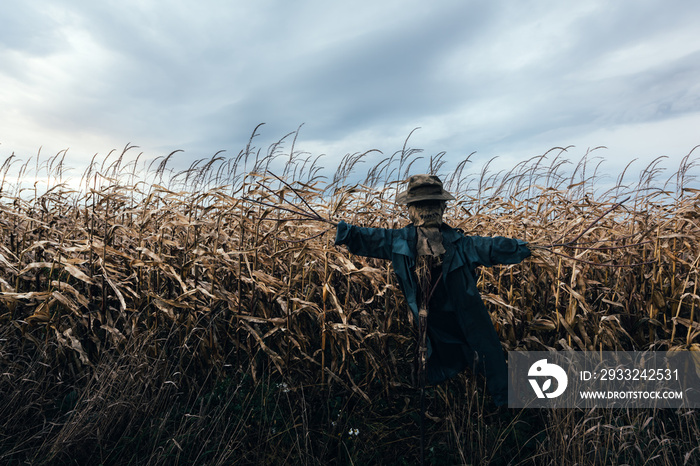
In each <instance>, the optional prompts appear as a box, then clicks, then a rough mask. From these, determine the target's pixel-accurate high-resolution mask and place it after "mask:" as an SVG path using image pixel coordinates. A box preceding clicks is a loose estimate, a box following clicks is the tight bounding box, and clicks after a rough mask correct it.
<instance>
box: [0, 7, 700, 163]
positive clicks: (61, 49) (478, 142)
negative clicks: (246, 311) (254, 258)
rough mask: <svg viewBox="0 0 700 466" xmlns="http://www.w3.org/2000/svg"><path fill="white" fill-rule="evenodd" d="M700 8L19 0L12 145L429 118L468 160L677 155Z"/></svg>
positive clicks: (10, 89) (345, 138) (12, 15)
mask: <svg viewBox="0 0 700 466" xmlns="http://www.w3.org/2000/svg"><path fill="white" fill-rule="evenodd" d="M699 21H700V2H697V1H696V0H674V1H667V0H634V1H631V0H617V1H610V0H586V1H582V2H562V1H555V0H548V1H547V0H522V1H515V0H511V1H506V0H495V1H476V0H472V1H468V0H461V1H457V0H454V1H453V0H431V1H430V2H427V1H425V0H422V1H413V0H404V1H382V0H366V1H365V0H361V1H353V2H341V1H337V2H329V1H321V0H300V1H294V2H292V1H283V0H256V1H255V2H252V1H247V2H243V1H235V0H226V1H224V0H219V1H216V0H197V1H184V0H170V1H167V2H166V1H155V0H118V1H107V0H105V1H93V0H89V1H88V0H74V1H67V0H46V1H42V0H36V1H34V0H27V1H22V2H11V3H7V4H5V5H4V6H3V7H2V14H1V15H0V161H1V160H4V159H5V158H7V157H8V156H9V155H10V154H12V153H13V152H14V153H15V154H16V155H17V156H18V157H19V158H20V159H22V160H26V159H28V158H29V157H31V156H33V155H35V154H36V153H37V151H38V150H39V147H42V149H41V150H42V152H41V153H42V155H44V156H50V155H53V154H55V153H57V152H58V151H60V150H63V149H66V148H70V149H69V151H68V157H67V159H66V160H67V163H68V164H70V165H72V166H75V167H78V168H80V170H81V171H82V169H83V168H84V167H85V166H86V163H87V160H89V159H90V158H91V157H92V156H93V155H94V154H95V153H99V154H102V155H104V154H107V153H108V152H109V151H110V150H111V149H115V148H118V149H121V148H123V147H124V146H125V145H126V144H127V143H128V142H131V143H132V144H135V145H138V146H139V147H140V151H143V152H144V156H145V157H147V158H151V159H153V158H155V157H158V156H161V155H166V154H167V153H169V152H171V151H173V150H176V149H183V150H184V153H180V154H178V155H177V157H179V159H180V160H181V161H183V162H184V161H192V160H194V159H199V158H204V157H210V156H211V155H213V154H214V153H215V152H216V151H218V150H226V154H228V155H230V156H235V155H236V154H238V152H239V151H240V150H241V149H242V148H243V147H244V146H245V144H246V141H247V140H248V137H249V136H250V133H251V132H252V131H253V129H254V128H255V127H256V125H257V124H259V123H266V124H265V126H263V127H262V129H261V130H260V134H261V135H260V136H259V137H258V138H257V139H256V141H257V143H258V144H259V145H260V146H262V147H264V148H267V146H269V144H271V143H272V142H274V141H276V140H277V139H279V138H281V137H282V136H284V135H285V134H287V133H288V132H290V131H294V130H296V129H297V128H298V127H299V126H300V125H302V124H303V127H302V129H301V131H300V134H299V137H298V141H297V149H300V150H303V151H307V152H310V153H312V154H314V155H318V154H326V157H325V158H324V161H323V165H325V166H330V167H333V168H334V167H335V163H336V161H337V160H338V159H339V158H340V157H342V156H343V155H345V154H346V153H353V152H362V151H365V150H368V149H380V150H381V151H383V152H384V154H387V155H390V154H391V153H393V152H394V151H396V150H398V149H400V148H401V146H402V145H403V142H404V140H405V139H406V137H407V136H408V134H409V133H410V132H411V130H412V129H414V128H417V127H420V129H419V130H417V131H416V132H415V133H414V134H413V136H412V137H411V140H410V145H411V146H412V147H416V148H420V149H423V150H424V151H425V155H432V154H437V153H439V152H442V151H445V152H446V153H447V156H446V157H447V160H448V162H449V164H451V165H453V166H454V165H456V164H457V163H458V162H459V161H460V160H462V159H463V158H464V157H466V156H467V155H468V154H469V153H471V152H474V151H476V156H475V157H473V160H475V161H476V162H477V164H478V162H479V161H485V160H488V159H491V158H492V157H496V156H497V157H499V159H497V160H499V163H502V164H504V166H507V165H508V164H513V163H515V162H517V161H520V160H524V159H527V158H530V157H532V156H535V155H539V154H542V153H544V152H546V151H547V150H548V149H549V148H551V147H554V146H568V145H574V146H575V148H574V149H570V150H569V157H570V158H572V159H576V160H578V158H579V157H580V156H581V155H583V154H584V153H585V152H586V150H587V149H588V148H593V147H596V146H606V147H607V149H604V150H602V151H597V152H596V153H597V154H598V155H601V156H603V157H605V158H606V159H607V160H608V162H606V163H608V165H607V166H608V169H609V170H610V171H611V172H614V171H615V170H618V169H620V167H622V166H624V164H625V163H626V162H628V161H630V160H632V159H634V158H639V159H640V161H641V162H639V164H638V165H637V166H638V167H639V168H640V169H641V168H643V166H642V165H643V164H644V163H645V162H646V161H649V160H652V159H653V158H655V157H658V156H668V157H669V161H668V163H667V165H668V166H669V167H670V170H671V171H675V168H677V167H678V163H679V161H680V159H681V158H682V157H683V156H685V155H686V154H687V153H688V152H689V151H690V150H691V149H693V147H694V146H696V145H698V144H700V27H699V26H698V22H699ZM695 154H697V155H698V156H700V149H698V150H697V151H696V152H695ZM511 166H512V165H511Z"/></svg>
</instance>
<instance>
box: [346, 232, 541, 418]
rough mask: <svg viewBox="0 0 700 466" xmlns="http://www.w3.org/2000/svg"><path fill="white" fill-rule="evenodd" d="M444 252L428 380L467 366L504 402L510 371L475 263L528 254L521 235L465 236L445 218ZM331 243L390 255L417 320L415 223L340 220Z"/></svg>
mask: <svg viewBox="0 0 700 466" xmlns="http://www.w3.org/2000/svg"><path fill="white" fill-rule="evenodd" d="M441 231H442V238H443V246H444V247H445V255H444V259H443V263H442V277H441V279H440V283H438V285H437V288H436V290H435V292H434V293H433V295H432V298H431V301H430V308H429V314H428V363H427V374H426V377H427V380H428V382H430V383H439V382H442V381H443V380H445V379H448V378H450V377H454V376H455V375H457V374H458V373H459V372H461V371H463V370H464V369H465V368H467V367H473V368H474V369H476V370H478V371H481V372H482V373H483V374H484V376H485V377H486V380H487V384H488V387H489V391H490V392H491V394H492V395H493V399H494V402H495V403H496V404H498V405H501V404H505V403H506V402H507V396H508V374H507V368H506V362H505V357H504V355H503V348H502V347H501V342H500V340H499V338H498V335H497V334H496V330H495V329H494V328H493V324H492V323H491V317H490V316H489V313H488V311H487V310H486V307H485V306H484V303H483V301H482V300H481V296H480V295H479V291H478V290H477V287H476V281H477V277H476V268H477V267H479V266H486V267H490V266H492V265H497V264H517V263H518V262H520V261H522V260H523V259H525V258H526V257H528V256H530V250H529V249H528V247H527V244H526V243H525V242H524V241H521V240H517V239H509V238H503V237H500V236H497V237H493V238H487V237H481V236H465V235H464V234H462V233H461V232H460V231H458V230H455V229H454V228H451V227H449V226H447V225H445V224H443V225H442V227H441ZM335 244H345V245H346V246H347V247H348V249H349V250H350V252H352V253H353V254H357V255H360V256H366V257H374V258H377V259H391V261H392V265H393V267H394V272H395V273H396V277H397V279H398V282H399V286H400V288H401V291H403V294H404V296H405V298H406V302H407V303H408V307H409V308H410V309H411V312H413V315H414V317H415V318H416V322H417V321H418V290H419V285H418V279H417V278H416V274H415V267H416V227H415V226H413V225H408V226H407V227H405V228H401V229H384V228H362V227H357V226H354V225H348V224H347V223H345V222H340V223H339V224H338V231H337V234H336V237H335Z"/></svg>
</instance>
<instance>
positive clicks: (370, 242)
mask: <svg viewBox="0 0 700 466" xmlns="http://www.w3.org/2000/svg"><path fill="white" fill-rule="evenodd" d="M393 236H394V230H392V229H386V228H364V227H358V226H355V225H348V224H347V223H345V222H343V221H341V222H340V223H338V230H337V232H336V235H335V244H336V245H340V244H344V245H346V246H347V247H348V249H349V250H350V252H351V253H353V254H357V255H358V256H366V257H374V258H377V259H391V251H392V242H393Z"/></svg>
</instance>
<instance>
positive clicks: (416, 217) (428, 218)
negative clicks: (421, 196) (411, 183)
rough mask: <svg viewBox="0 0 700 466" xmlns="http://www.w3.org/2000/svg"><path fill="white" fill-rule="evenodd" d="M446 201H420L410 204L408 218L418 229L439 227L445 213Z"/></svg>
mask: <svg viewBox="0 0 700 466" xmlns="http://www.w3.org/2000/svg"><path fill="white" fill-rule="evenodd" d="M445 206H446V203H445V201H434V200H428V201H419V202H411V203H410V204H408V218H410V219H411V222H413V224H414V225H415V226H417V227H425V228H431V227H439V226H440V225H442V215H443V214H444V213H445Z"/></svg>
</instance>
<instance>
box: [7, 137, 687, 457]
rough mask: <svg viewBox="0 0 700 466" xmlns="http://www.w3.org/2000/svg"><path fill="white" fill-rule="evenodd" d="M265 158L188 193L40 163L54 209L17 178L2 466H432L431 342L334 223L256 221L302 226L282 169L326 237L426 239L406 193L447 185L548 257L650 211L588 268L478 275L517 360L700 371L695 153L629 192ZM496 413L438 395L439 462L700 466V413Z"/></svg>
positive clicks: (435, 439)
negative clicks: (422, 383)
mask: <svg viewBox="0 0 700 466" xmlns="http://www.w3.org/2000/svg"><path fill="white" fill-rule="evenodd" d="M256 131H257V128H256ZM253 134H254V136H255V135H256V133H255V132H254V133H253ZM254 136H253V137H252V138H251V143H249V145H248V146H247V147H246V149H244V150H243V151H241V152H240V153H239V154H238V156H236V157H233V158H226V157H224V156H223V155H222V154H216V155H215V156H213V157H212V158H210V159H206V160H199V161H196V162H194V163H193V164H192V165H191V166H189V167H187V168H184V169H176V168H171V167H174V166H175V164H174V160H175V159H176V157H177V154H175V153H173V154H170V155H169V156H167V157H163V158H160V159H156V160H155V161H153V162H152V163H150V164H149V165H147V166H146V169H145V170H142V169H140V168H139V166H140V165H139V163H140V162H139V160H140V159H139V158H138V157H136V158H129V155H130V153H129V151H130V150H132V149H133V148H131V147H130V146H127V148H125V150H124V151H123V153H121V154H112V155H110V157H108V159H106V161H104V162H102V163H97V162H96V161H95V159H93V163H92V164H91V165H90V166H89V167H88V168H87V169H86V170H85V172H84V173H83V175H82V178H81V180H80V182H79V183H78V185H77V186H72V187H71V184H69V183H68V182H67V181H66V180H65V179H64V170H65V167H64V166H63V158H62V157H63V156H64V155H65V154H59V155H58V156H56V157H54V158H52V159H49V160H47V161H46V162H44V163H43V165H40V164H39V163H37V168H36V169H35V172H34V175H35V177H39V175H38V173H41V178H42V179H45V180H46V181H47V183H48V186H49V187H48V188H47V189H46V190H44V191H41V190H39V189H38V188H37V186H39V183H34V184H33V185H32V184H30V185H29V186H27V184H26V182H25V183H23V181H25V180H27V179H28V178H29V179H31V174H30V171H31V166H30V164H29V163H28V162H25V163H24V164H23V165H21V164H20V162H17V161H16V159H14V158H13V157H11V158H9V159H8V160H7V161H6V162H5V164H4V165H3V167H2V170H1V172H2V174H3V181H2V186H1V191H0V192H1V194H2V203H1V204H0V225H2V234H1V235H2V236H1V237H0V287H1V288H2V293H0V368H1V371H0V372H1V374H0V419H2V421H0V460H2V462H3V463H5V464H24V462H25V461H28V462H30V463H32V464H76V463H82V464H85V463H86V462H90V463H91V464H98V463H99V464H174V463H175V464H178V463H179V464H261V463H262V464H270V463H273V464H275V463H279V464H283V463H293V464H329V463H330V464H350V463H354V464H373V463H374V464H413V463H415V461H416V458H417V455H418V451H417V450H418V441H417V435H418V427H417V426H418V415H419V413H418V403H417V390H416V389H415V388H414V387H415V369H414V366H413V360H414V351H415V346H414V326H413V323H412V322H411V321H410V315H409V313H407V312H406V308H405V306H404V303H403V298H402V296H401V293H400V291H399V290H398V289H397V285H396V282H395V280H394V277H393V275H392V271H391V268H390V264H388V263H385V262H382V261H376V260H371V259H366V258H362V257H357V256H352V255H350V254H349V253H348V252H347V251H346V250H344V249H343V248H337V247H335V246H333V232H332V231H331V232H329V233H326V234H325V235H321V236H317V235H318V234H319V233H320V232H321V231H322V230H323V229H325V228H326V227H327V225H325V224H322V223H318V224H316V223H314V222H304V221H298V220H295V217H296V216H295V215H294V214H292V213H290V212H288V211H283V210H279V209H274V208H266V207H264V206H261V205H260V204H256V203H253V202H249V201H245V200H243V199H245V198H248V199H255V200H258V201H263V202H266V203H270V204H277V205H286V206H288V207H290V203H289V202H287V201H291V202H292V203H294V204H296V205H297V206H298V208H305V205H304V204H303V203H302V202H301V200H300V199H298V197H297V196H296V195H295V193H293V192H291V190H290V189H289V188H288V187H287V186H285V185H284V184H282V183H280V182H279V181H277V180H276V179H275V178H273V177H270V176H266V175H265V173H266V171H267V170H268V169H271V168H275V169H276V170H277V171H278V173H279V174H280V175H282V176H283V177H284V179H286V180H287V181H288V182H289V183H290V184H291V185H292V186H293V187H294V189H295V191H296V193H298V194H299V195H301V196H303V198H304V202H306V203H308V205H310V206H313V207H314V208H315V209H316V210H318V211H319V212H321V213H323V214H324V215H328V217H330V218H334V219H345V220H346V221H348V222H352V223H355V224H359V225H366V226H378V227H400V226H403V225H404V224H406V223H407V220H406V217H405V213H404V212H403V211H402V210H401V209H400V207H399V206H397V205H395V204H394V197H395V194H396V192H397V191H398V190H399V189H401V180H403V179H405V178H406V176H407V174H409V173H412V172H416V171H417V170H420V171H432V172H435V173H439V174H440V175H441V176H442V177H443V180H445V181H446V187H447V189H448V190H450V191H451V192H452V193H453V194H454V195H455V197H456V198H457V200H456V201H455V202H454V203H452V205H451V207H450V208H449V209H448V212H447V214H446V215H447V221H448V223H450V224H451V225H452V226H455V227H458V228H461V229H463V230H464V231H465V232H466V233H467V234H479V235H504V236H510V237H517V238H522V239H525V240H528V241H532V242H536V243H540V244H550V243H554V242H557V241H558V240H560V239H561V238H562V237H568V238H570V237H572V236H575V235H577V234H578V233H580V232H582V231H583V229H584V228H585V226H586V225H587V224H588V223H590V221H591V220H593V219H594V218H596V217H597V216H599V215H601V214H602V213H604V212H605V211H606V210H608V209H609V208H610V207H611V206H612V205H613V204H614V203H615V202H618V201H620V200H621V199H623V198H625V197H628V196H631V199H630V200H629V201H627V202H625V203H624V204H623V207H622V208H618V209H616V210H615V211H614V213H613V214H610V215H608V216H606V217H605V218H604V219H603V220H601V221H600V222H599V223H598V224H597V225H596V226H595V227H594V228H592V229H591V230H589V231H588V232H586V234H585V235H584V237H583V238H581V240H580V243H583V244H586V245H588V246H590V248H591V249H586V250H584V249H573V248H568V249H564V248H560V249H559V252H561V253H562V254H568V255H574V256H576V257H577V258H578V259H581V260H582V261H584V262H581V261H572V260H569V259H567V258H565V257H562V256H559V255H553V254H549V253H545V252H538V253H537V254H536V255H535V256H534V257H533V258H532V259H529V260H527V261H526V262H524V263H522V264H519V265H514V266H503V267H495V268H491V269H484V270H482V271H481V273H480V279H479V287H480V290H481V292H482V296H483V297H484V300H485V302H486V304H487V306H488V308H489V310H490V311H491V313H492V319H493V321H494V324H495V326H496V329H497V331H498V332H499V334H500V336H501V341H502V342H503V345H504V348H505V349H506V350H522V349H528V350H545V349H556V350H560V349H570V348H573V349H575V350H644V349H653V350H675V349H690V350H700V342H698V335H699V334H700V319H699V318H698V313H697V310H696V306H697V300H698V293H697V279H698V277H697V275H698V258H699V257H700V250H699V249H700V245H699V242H698V239H699V238H700V226H699V224H698V219H699V218H700V207H699V202H700V190H699V189H697V187H698V184H697V182H696V181H695V180H694V179H693V178H692V176H691V175H692V173H693V170H694V168H695V166H696V162H695V159H693V158H692V152H691V154H688V156H687V157H685V158H684V159H683V162H682V164H681V166H680V167H679V168H678V170H677V172H676V173H674V174H673V176H671V177H669V176H668V175H667V176H666V177H664V176H662V175H663V171H662V170H661V163H660V162H661V160H657V161H655V162H654V163H652V164H651V165H649V166H648V167H646V168H645V169H644V170H642V171H641V172H640V173H639V174H638V176H637V177H636V178H633V179H631V180H630V179H628V178H629V177H630V175H629V174H628V173H623V174H620V175H619V177H617V179H616V180H615V182H613V183H608V184H607V185H604V184H602V181H605V179H604V178H602V177H601V175H600V174H599V172H598V170H599V167H600V165H599V162H598V160H597V159H596V158H595V157H594V154H592V153H586V154H585V155H584V156H583V157H582V158H581V160H580V161H578V162H577V163H573V164H572V163H571V162H569V161H568V160H567V159H565V157H566V156H567V155H568V153H569V152H568V150H567V149H569V150H570V148H567V149H565V148H556V149H553V150H551V151H549V152H547V153H546V154H544V155H542V156H539V157H535V158H533V159H530V160H528V161H526V162H523V163H521V164H519V165H517V166H516V167H514V168H512V169H511V170H509V171H505V170H504V171H493V167H494V166H495V162H494V163H491V164H487V165H486V166H485V167H483V168H482V170H481V171H480V172H477V173H470V172H469V171H468V168H469V165H468V163H469V158H467V159H465V160H464V161H463V162H462V163H460V164H459V165H458V166H457V167H456V168H455V169H454V170H452V171H451V172H449V173H445V172H444V171H443V168H444V161H443V157H444V154H438V155H437V156H434V157H430V158H428V159H423V160H421V158H420V155H419V151H416V150H415V149H411V148H409V147H407V146H404V147H403V148H402V149H401V150H400V151H397V152H396V153H395V154H393V155H392V156H389V157H386V158H384V159H381V160H379V161H378V162H377V161H376V160H377V158H376V157H377V156H378V154H377V153H376V152H375V151H370V152H366V153H356V154H349V155H347V156H346V157H345V158H344V159H343V160H342V161H341V163H340V164H339V166H338V169H337V171H336V172H335V174H334V175H333V176H331V177H328V178H324V177H322V176H321V173H322V169H321V167H320V166H319V165H318V163H319V159H318V158H313V157H311V156H308V155H307V154H303V153H298V152H296V151H295V149H294V142H295V141H296V136H297V132H295V133H290V134H289V135H287V136H285V138H283V139H282V140H281V141H279V142H278V143H276V144H273V145H272V146H271V147H270V148H269V149H268V150H267V151H265V152H263V151H262V150H260V149H256V148H255V147H254V146H253V138H254ZM290 139H293V140H292V141H291V148H290V149H289V152H288V153H285V152H284V151H285V150H286V149H285V147H286V146H285V144H289V142H290ZM407 141H408V140H407ZM370 159H374V160H375V163H374V165H373V166H372V167H371V168H369V169H368V170H367V171H366V176H365V177H364V179H362V177H359V176H358V175H357V171H358V169H359V168H360V166H361V165H360V163H361V162H363V161H364V160H370ZM15 169H17V170H15ZM13 170H15V171H18V175H17V178H16V179H13V178H12V175H11V174H12V173H13ZM42 170H43V171H42ZM608 181H609V180H608ZM286 200H287V201H286ZM307 238H311V239H308V240H305V239H307ZM302 240H304V241H302ZM612 241H615V242H614V243H612ZM633 243H634V244H636V243H642V244H640V245H638V246H636V247H634V248H629V249H599V248H600V247H602V246H610V245H611V244H614V245H616V246H617V245H625V244H633ZM596 248H598V249H596ZM650 260H655V262H654V263H653V264H647V265H639V266H632V267H619V266H622V265H631V264H637V263H644V262H648V261H650ZM595 264H608V265H606V266H600V265H595ZM610 265H613V266H610ZM484 393H485V392H484V390H483V380H482V379H480V378H476V377H472V376H469V375H468V374H464V375H461V376H460V377H458V378H456V379H454V380H451V381H449V382H448V383H446V384H444V385H442V386H439V387H435V388H432V389H431V390H430V393H429V402H428V404H429V406H428V418H429V426H428V445H429V449H428V457H429V459H430V460H431V461H432V462H433V463H435V464H455V463H464V464H482V463H490V464H594V463H595V464H624V463H629V464H668V465H671V464H697V463H698V462H700V449H699V448H698V446H697V438H698V436H699V435H700V427H699V425H698V417H697V413H696V412H695V411H688V410H685V411H671V410H641V409H640V410H626V411H622V410H612V409H608V410H605V409H599V410H593V411H590V412H583V411H577V410H561V411H553V410H541V411H538V410H524V411H518V412H505V413H504V412H499V411H496V410H494V409H493V408H492V407H491V404H490V401H489V399H488V396H487V395H485V394H484Z"/></svg>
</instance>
